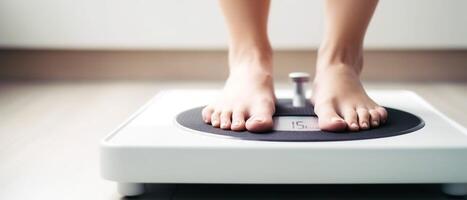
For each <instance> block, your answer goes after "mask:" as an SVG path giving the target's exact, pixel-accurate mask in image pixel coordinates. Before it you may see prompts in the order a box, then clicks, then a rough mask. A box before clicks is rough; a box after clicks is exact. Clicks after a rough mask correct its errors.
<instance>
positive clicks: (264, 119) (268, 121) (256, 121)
mask: <svg viewBox="0 0 467 200" xmlns="http://www.w3.org/2000/svg"><path fill="white" fill-rule="evenodd" d="M272 125H273V122H272V114H271V113H261V114H254V115H252V116H251V117H250V118H249V119H248V120H247V121H246V123H245V127H246V129H247V130H248V131H251V132H266V131H270V130H271V129H272Z"/></svg>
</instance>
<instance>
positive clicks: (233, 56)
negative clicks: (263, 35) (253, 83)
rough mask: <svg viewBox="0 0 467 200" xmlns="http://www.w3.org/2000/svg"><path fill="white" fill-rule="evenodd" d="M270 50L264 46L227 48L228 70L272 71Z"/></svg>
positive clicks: (267, 46)
mask: <svg viewBox="0 0 467 200" xmlns="http://www.w3.org/2000/svg"><path fill="white" fill-rule="evenodd" d="M272 54H273V53H272V48H271V47H270V46H269V45H266V46H235V47H230V48H229V66H230V70H232V69H236V68H245V69H248V70H255V69H261V70H267V71H272V62H273V61H272V57H273V55H272Z"/></svg>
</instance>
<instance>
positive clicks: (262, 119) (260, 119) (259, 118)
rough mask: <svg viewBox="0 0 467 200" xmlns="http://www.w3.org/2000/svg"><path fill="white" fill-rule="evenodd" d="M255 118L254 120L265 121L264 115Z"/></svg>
mask: <svg viewBox="0 0 467 200" xmlns="http://www.w3.org/2000/svg"><path fill="white" fill-rule="evenodd" d="M253 120H254V121H255V122H263V121H264V118H262V117H255V118H253Z"/></svg>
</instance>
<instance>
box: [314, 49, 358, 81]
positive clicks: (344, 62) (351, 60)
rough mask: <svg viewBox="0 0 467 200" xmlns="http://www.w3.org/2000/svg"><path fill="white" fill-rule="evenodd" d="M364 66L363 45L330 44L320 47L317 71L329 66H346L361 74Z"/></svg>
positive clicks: (345, 67)
mask: <svg viewBox="0 0 467 200" xmlns="http://www.w3.org/2000/svg"><path fill="white" fill-rule="evenodd" d="M362 67H363V48H362V46H361V45H329V44H325V45H322V46H321V47H320V48H319V51H318V61H317V68H316V70H317V71H322V70H326V69H328V68H344V69H347V68H348V69H347V70H353V71H354V72H355V73H357V74H360V72H361V71H362Z"/></svg>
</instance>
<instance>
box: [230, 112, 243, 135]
mask: <svg viewBox="0 0 467 200" xmlns="http://www.w3.org/2000/svg"><path fill="white" fill-rule="evenodd" d="M230 129H231V130H233V131H244V130H245V112H243V111H240V110H239V111H234V112H233V113H232V125H231V126H230Z"/></svg>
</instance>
